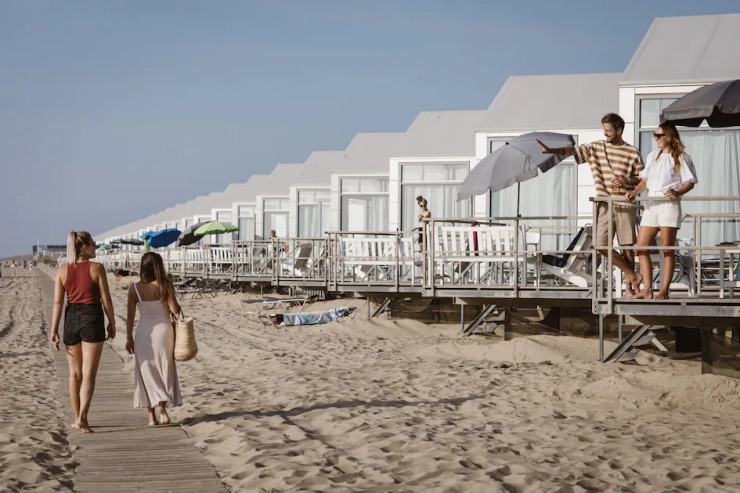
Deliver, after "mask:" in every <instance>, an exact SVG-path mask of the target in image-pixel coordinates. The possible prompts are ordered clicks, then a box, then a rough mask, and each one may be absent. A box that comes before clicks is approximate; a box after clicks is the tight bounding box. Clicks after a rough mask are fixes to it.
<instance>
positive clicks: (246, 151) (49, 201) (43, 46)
mask: <svg viewBox="0 0 740 493" xmlns="http://www.w3.org/2000/svg"><path fill="white" fill-rule="evenodd" d="M738 11H740V4H739V3H738V0H704V1H701V2H699V1H696V0H672V1H667V0H650V1H637V0H632V1H621V2H611V3H607V2H595V1H591V0H589V1H585V0H584V1H559V2H555V1H551V0H542V1H523V0H520V1H500V2H499V1H493V0H489V1H464V0H460V1H458V0H454V1H453V0H448V1H435V0H405V1H400V0H399V1H382V0H374V1H366V2H361V1H359V0H357V1H353V0H336V1H318V0H295V1H277V0H276V1H246V0H245V1H189V0H127V1H122V0H118V1H114V0H106V1H102V0H96V1H82V0H78V1H75V0H68V1H64V2H60V1H54V0H46V1H36V0H28V1H26V0H14V1H11V0H0V208H1V210H2V212H1V213H0V235H1V236H0V257H3V256H6V255H12V254H17V253H27V252H29V251H30V247H31V245H32V244H34V243H35V242H36V241H37V240H38V241H40V242H41V243H42V244H44V243H62V242H64V241H65V238H66V234H67V233H68V232H69V230H71V229H75V230H81V229H84V230H88V231H90V232H91V233H93V234H95V233H99V232H102V231H105V230H108V229H111V228H113V227H116V226H119V225H121V224H124V223H127V222H130V221H132V220H136V219H140V218H142V217H145V216H147V215H149V214H151V213H154V212H157V211H159V210H162V209H164V208H166V207H169V206H172V205H174V204H177V203H180V202H184V201H187V200H189V199H191V198H193V197H194V196H196V195H203V194H208V193H210V192H214V191H220V190H223V189H224V188H225V187H226V186H227V185H228V184H229V183H232V182H244V181H246V180H247V179H248V178H249V176H250V175H252V174H254V173H269V172H270V171H271V170H272V168H273V167H274V166H275V164H277V163H279V162H303V161H304V160H305V159H306V158H307V157H308V155H309V154H310V153H311V151H313V150H339V149H344V148H345V147H346V146H347V144H348V143H349V141H350V140H351V138H352V137H353V136H354V134H355V133H357V132H360V131H363V132H376V131H402V130H405V129H406V127H407V126H408V125H409V123H410V122H411V121H412V120H413V118H414V117H415V116H416V115H417V113H418V112H419V111H422V110H452V109H456V110H461V109H485V108H486V107H487V106H488V105H489V104H490V103H491V101H492V100H493V98H494V97H495V96H496V93H497V92H498V90H499V89H500V87H501V85H502V84H503V83H504V81H505V80H506V78H507V77H508V76H510V75H526V74H556V73H582V72H612V71H613V72H617V71H622V70H624V68H625V67H626V65H627V63H628V62H629V59H630V57H631V56H632V54H633V53H634V51H635V49H636V48H637V46H638V44H639V43H640V41H641V39H642V37H643V35H644V34H645V32H646V31H647V29H648V27H649V26H650V23H651V22H652V20H653V18H654V17H656V16H665V17H668V16H678V15H696V14H716V13H731V12H738Z"/></svg>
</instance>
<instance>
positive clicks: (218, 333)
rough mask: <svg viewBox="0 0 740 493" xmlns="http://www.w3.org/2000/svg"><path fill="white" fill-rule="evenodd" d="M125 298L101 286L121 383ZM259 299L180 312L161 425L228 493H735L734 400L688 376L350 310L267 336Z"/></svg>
mask: <svg viewBox="0 0 740 493" xmlns="http://www.w3.org/2000/svg"><path fill="white" fill-rule="evenodd" d="M130 282H131V279H123V280H121V281H118V280H115V279H113V278H112V277H111V280H110V284H111V287H112V292H113V296H114V301H115V306H116V313H117V316H118V317H119V321H118V325H119V337H118V338H117V339H116V340H115V341H114V342H113V343H112V347H113V348H114V349H115V350H116V351H117V352H118V353H119V354H121V355H124V358H126V360H127V361H128V363H127V368H128V369H131V368H132V365H133V363H132V361H131V358H132V357H131V356H128V355H125V354H124V351H123V345H124V342H125V337H124V334H125V324H124V320H123V319H124V317H125V305H124V303H125V296H126V289H127V287H128V284H129V283H130ZM28 296H29V297H30V296H31V295H30V293H29V294H28ZM253 296H254V295H246V294H238V295H222V296H219V297H218V298H215V299H201V300H184V301H182V304H183V307H184V309H185V310H186V312H187V313H188V314H189V315H192V316H194V317H195V319H196V321H195V326H196V331H197V337H198V344H199V347H200V352H199V354H198V356H197V357H196V358H195V359H194V360H192V361H189V362H185V363H180V364H179V365H178V372H179V374H180V379H181V386H182V392H183V400H184V405H183V406H182V407H179V408H175V409H173V410H172V413H171V414H172V417H173V418H174V419H176V420H178V421H180V422H181V423H182V426H183V427H184V428H185V430H186V431H187V433H188V434H189V435H190V436H191V437H192V438H193V441H194V444H195V446H197V447H198V448H200V449H201V450H202V451H203V453H204V455H205V456H206V457H207V458H208V460H209V461H211V463H212V464H213V465H214V466H215V467H216V469H217V471H218V473H219V475H220V476H221V478H222V480H223V481H224V482H225V483H226V484H227V485H228V486H229V487H230V488H231V489H232V491H245V492H246V491H250V492H252V491H254V492H259V491H264V492H277V491H337V492H351V491H376V492H386V491H398V492H400V491H404V492H407V491H408V492H478V491H479V492H495V491H509V492H511V491H522V492H525V491H526V492H556V491H559V492H567V491H574V492H579V491H631V492H652V491H671V490H673V491H689V492H710V491H712V492H713V491H728V492H730V491H733V492H734V491H738V490H739V489H740V486H739V485H738V483H739V482H740V470H739V469H740V467H739V466H738V459H737V453H736V452H737V450H738V449H739V448H740V433H738V432H737V431H736V425H735V423H736V421H737V418H738V416H740V384H739V383H738V381H736V380H733V379H728V378H725V377H719V376H714V375H701V374H700V371H701V370H700V365H699V363H698V362H696V361H691V362H686V361H673V360H669V359H666V358H662V357H659V356H654V355H651V354H646V353H641V354H640V355H639V357H638V358H637V360H636V361H635V362H633V363H630V364H623V363H612V364H606V365H602V364H599V363H597V362H596V358H597V354H598V344H597V341H595V340H590V339H579V338H572V337H551V336H535V337H527V338H520V339H515V340H513V341H505V342H504V341H502V340H501V339H500V338H498V337H493V338H489V337H486V338H484V337H475V336H474V337H473V338H471V339H468V338H464V337H461V335H460V333H459V331H458V327H445V326H435V327H430V326H427V325H424V324H422V323H418V322H414V321H388V320H375V319H374V320H367V319H365V308H364V301H362V302H359V303H357V302H356V301H354V302H353V300H349V301H348V300H335V301H332V302H322V303H316V304H313V305H311V306H307V307H306V308H305V310H317V309H322V308H325V307H327V306H339V305H346V304H350V305H352V304H355V305H358V306H359V307H360V309H359V310H358V313H357V314H356V316H355V318H354V319H351V320H344V321H342V322H334V323H331V324H326V325H320V326H313V327H289V328H274V327H264V326H263V325H262V324H261V323H260V322H259V321H258V319H257V317H256V316H255V315H246V314H245V313H244V312H243V311H242V310H241V308H240V306H239V300H240V299H243V298H249V297H253ZM3 339H4V338H3ZM43 358H44V356H43V355H42V354H41V353H39V354H35V353H34V355H33V356H32V357H30V358H29V360H34V361H36V360H38V363H37V364H38V365H39V367H42V366H43V363H42V362H43ZM47 364H48V363H47ZM46 368H48V366H47V367H46ZM38 376H39V377H41V375H38ZM132 385H133V376H132ZM29 398H30V397H29ZM64 404H65V405H66V402H65V403H64ZM29 419H30V418H29ZM34 419H38V418H34ZM145 423H146V413H145V412H144V411H142V426H143V425H144V424H145ZM3 433H6V431H3Z"/></svg>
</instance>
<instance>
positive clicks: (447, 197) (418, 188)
mask: <svg viewBox="0 0 740 493" xmlns="http://www.w3.org/2000/svg"><path fill="white" fill-rule="evenodd" d="M460 186H461V185H460V184H457V183H455V184H444V185H442V184H440V185H424V184H418V185H412V184H404V185H402V189H403V190H402V196H403V204H402V207H403V209H402V215H403V216H402V222H401V228H402V229H403V230H404V231H409V230H411V229H413V228H415V227H416V226H418V224H419V218H418V216H419V213H420V209H419V206H418V205H417V203H416V197H418V196H419V195H422V196H423V197H424V198H425V199H426V200H427V207H428V208H429V210H430V211H431V213H432V218H433V219H441V218H458V217H470V215H471V214H470V201H469V200H461V201H460V202H458V201H457V193H458V192H459V191H460Z"/></svg>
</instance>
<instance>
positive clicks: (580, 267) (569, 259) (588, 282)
mask: <svg viewBox="0 0 740 493" xmlns="http://www.w3.org/2000/svg"><path fill="white" fill-rule="evenodd" d="M591 243H592V237H591V226H584V227H583V228H581V230H580V231H579V232H578V234H577V235H576V236H575V238H573V241H572V242H571V243H570V245H568V248H567V253H565V254H564V255H562V256H557V255H542V258H541V262H540V267H541V268H542V270H543V271H545V272H547V273H548V274H552V275H553V276H555V277H558V278H560V279H562V280H564V281H567V282H569V283H571V284H574V285H576V286H578V287H581V288H587V287H589V286H593V282H592V279H593V276H592V275H591V273H590V272H588V268H587V267H588V265H589V257H590V253H587V252H589V249H590V248H591ZM581 252H584V253H581Z"/></svg>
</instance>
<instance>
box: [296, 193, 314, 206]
mask: <svg viewBox="0 0 740 493" xmlns="http://www.w3.org/2000/svg"><path fill="white" fill-rule="evenodd" d="M314 202H316V192H314V191H313V190H301V191H300V192H298V203H299V204H313V203H314Z"/></svg>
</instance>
